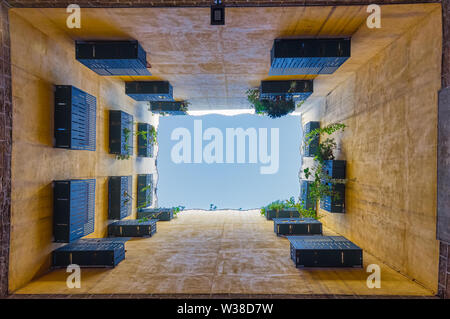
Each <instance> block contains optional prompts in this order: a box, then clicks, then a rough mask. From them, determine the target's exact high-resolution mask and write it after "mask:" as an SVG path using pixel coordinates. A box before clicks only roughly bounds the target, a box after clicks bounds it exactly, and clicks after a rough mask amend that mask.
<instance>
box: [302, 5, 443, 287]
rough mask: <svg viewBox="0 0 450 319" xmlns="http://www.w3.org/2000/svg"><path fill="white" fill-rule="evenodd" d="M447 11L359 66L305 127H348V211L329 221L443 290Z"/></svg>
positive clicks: (341, 139) (343, 139) (344, 148)
mask: <svg viewBox="0 0 450 319" xmlns="http://www.w3.org/2000/svg"><path fill="white" fill-rule="evenodd" d="M441 32H442V29H441V11H440V10H434V11H433V12H432V13H431V14H430V15H429V16H428V17H426V18H425V19H423V20H422V21H421V22H420V23H418V24H417V25H416V26H415V27H414V28H411V29H410V30H409V31H408V32H406V33H405V34H404V35H402V36H401V37H400V38H398V39H397V40H396V41H395V42H393V43H392V44H391V45H389V46H388V47H386V48H385V49H384V50H383V51H382V52H380V53H379V54H377V55H376V56H375V57H373V58H372V59H371V60H370V61H369V62H368V63H367V64H366V65H364V66H362V67H361V68H359V69H358V70H357V71H356V72H355V73H354V74H353V76H351V77H350V78H349V79H347V80H346V81H345V82H344V83H343V84H341V85H340V86H338V87H337V88H336V89H335V90H334V91H332V92H331V93H330V94H329V95H328V96H327V98H326V100H324V102H323V103H322V106H318V107H319V108H320V109H319V110H318V109H314V108H311V109H310V111H308V112H307V113H305V114H304V116H303V119H302V120H303V122H304V123H305V122H307V121H309V120H317V119H320V121H321V125H322V126H324V125H327V124H329V123H332V122H343V123H345V124H346V125H347V126H348V128H347V129H346V131H345V132H344V133H342V134H338V136H336V137H337V140H338V147H339V149H340V150H339V151H338V154H337V159H346V160H347V177H348V178H349V179H350V181H349V183H348V185H347V188H346V192H347V193H346V213H345V214H330V213H327V212H325V211H320V213H321V214H324V218H323V219H322V221H323V223H324V224H325V225H326V226H327V227H330V228H331V229H333V230H334V231H337V232H338V233H340V234H342V235H344V236H346V237H348V238H349V239H350V240H352V241H354V242H355V243H356V244H358V245H360V246H361V247H362V248H364V249H365V250H367V251H368V252H370V253H372V254H374V255H375V256H377V257H379V258H380V259H381V260H382V261H383V262H385V263H386V264H388V265H390V266H391V267H393V268H394V269H396V270H398V271H400V272H402V273H403V274H405V275H407V276H408V277H411V278H414V279H415V280H417V281H418V282H420V283H421V284H423V285H425V286H426V287H428V288H430V289H432V290H433V291H435V292H436V291H437V282H438V279H437V278H438V256H439V247H438V241H437V240H436V169H437V168H436V144H437V103H438V101H437V92H438V90H439V88H440V87H441V79H440V71H441V47H442V45H441V39H442V38H441Z"/></svg>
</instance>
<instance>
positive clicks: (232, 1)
mask: <svg viewBox="0 0 450 319" xmlns="http://www.w3.org/2000/svg"><path fill="white" fill-rule="evenodd" d="M75 2H76V3H77V4H78V5H79V6H81V7H90V8H96V7H97V8H108V7H115V8H119V7H122V8H133V7H208V6H210V5H211V4H212V3H214V1H212V0H104V1H102V0H79V1H75ZM222 2H223V3H224V4H225V5H226V6H227V7H270V6H309V5H311V6H319V5H322V6H334V5H368V4H405V3H433V2H434V3H436V2H440V1H437V0H419V1H414V0H223V1H222ZM72 3H74V1H71V0H53V1H50V0H46V1H45V0H44V1H41V0H12V1H9V4H10V5H11V6H13V7H17V8H21V7H27V8H30V7H43V8H60V7H67V6H68V5H69V4H72Z"/></svg>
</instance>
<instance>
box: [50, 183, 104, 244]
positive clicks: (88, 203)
mask: <svg viewBox="0 0 450 319" xmlns="http://www.w3.org/2000/svg"><path fill="white" fill-rule="evenodd" d="M53 207H54V208H53V232H54V237H55V241H56V242H63V243H70V242H73V241H75V240H77V239H79V238H81V237H84V236H86V235H89V234H91V233H92V232H93V231H94V220H95V217H94V216H95V179H86V180H63V181H54V182H53Z"/></svg>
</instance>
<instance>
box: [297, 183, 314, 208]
mask: <svg viewBox="0 0 450 319" xmlns="http://www.w3.org/2000/svg"><path fill="white" fill-rule="evenodd" d="M311 184H312V182H310V181H307V180H304V179H302V180H301V181H300V199H301V201H302V202H303V206H304V208H306V209H316V202H315V201H313V200H312V199H311V198H310V193H311Z"/></svg>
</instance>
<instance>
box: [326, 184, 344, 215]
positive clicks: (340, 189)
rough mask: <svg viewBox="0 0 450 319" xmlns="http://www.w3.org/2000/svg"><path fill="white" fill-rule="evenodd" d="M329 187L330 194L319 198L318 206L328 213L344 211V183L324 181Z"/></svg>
mask: <svg viewBox="0 0 450 319" xmlns="http://www.w3.org/2000/svg"><path fill="white" fill-rule="evenodd" d="M323 184H325V185H328V187H329V189H330V193H331V194H332V195H330V196H324V197H323V198H322V199H321V200H320V208H321V209H323V210H325V211H327V212H329V213H345V184H333V183H325V182H323Z"/></svg>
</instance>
